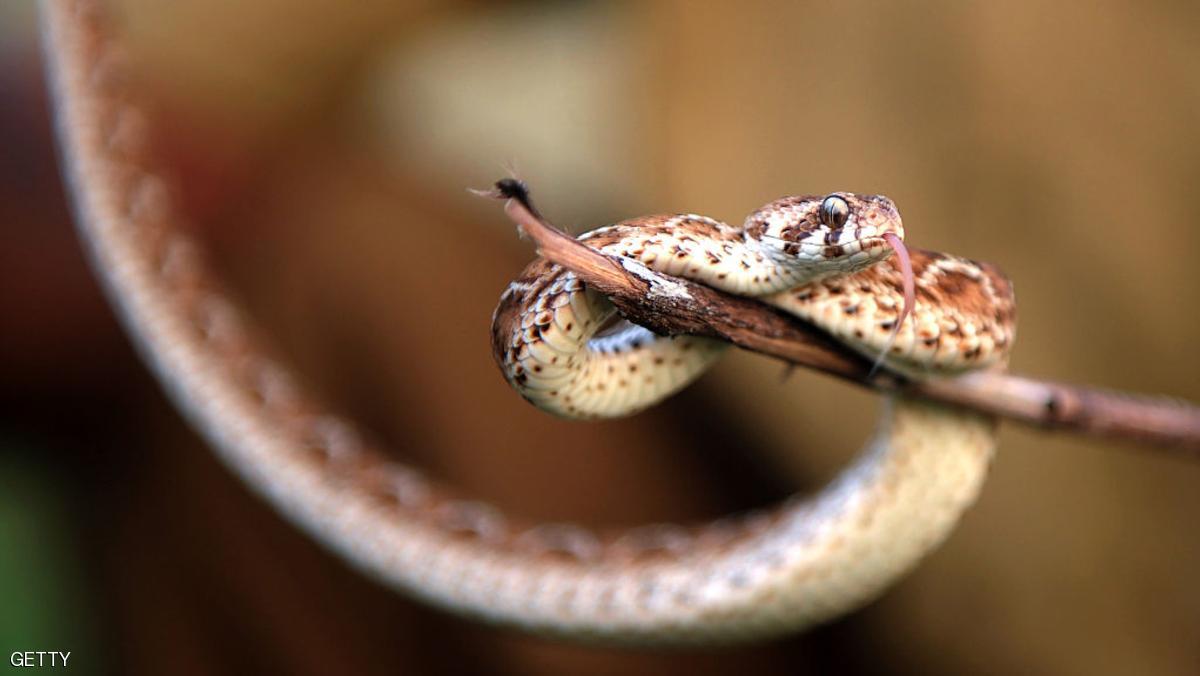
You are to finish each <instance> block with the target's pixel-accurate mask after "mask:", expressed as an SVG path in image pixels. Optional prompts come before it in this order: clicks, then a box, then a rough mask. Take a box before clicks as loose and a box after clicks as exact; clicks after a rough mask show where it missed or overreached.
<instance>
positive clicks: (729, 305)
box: [480, 179, 1200, 460]
mask: <svg viewBox="0 0 1200 676" xmlns="http://www.w3.org/2000/svg"><path fill="white" fill-rule="evenodd" d="M480 194H483V195H486V196H489V197H494V198H497V199H504V200H507V201H506V203H505V207H504V209H505V212H506V213H507V214H508V216H509V217H510V218H512V219H513V221H515V222H516V223H517V225H518V227H519V228H520V229H521V230H522V231H523V232H524V233H525V234H526V235H528V236H529V237H530V238H531V239H533V241H534V242H535V243H536V245H537V249H538V253H539V254H540V255H541V256H543V257H545V258H546V259H547V260H549V261H551V262H554V263H557V264H558V265H561V266H563V267H564V268H567V269H568V270H571V271H572V272H574V273H575V274H576V275H578V276H579V278H580V279H582V280H583V281H584V282H586V283H587V284H588V285H589V286H591V287H592V288H594V289H596V290H597V291H599V292H601V293H603V294H604V295H606V296H608V298H609V299H610V300H611V301H612V303H613V305H615V306H616V307H617V309H618V310H619V311H620V313H621V314H622V315H623V316H624V317H625V318H626V319H628V320H630V321H632V322H634V323H636V324H640V325H642V326H645V327H646V328H648V329H650V330H652V331H655V332H656V333H660V334H663V335H677V334H692V335H699V336H707V337H710V338H718V339H721V340H726V341H728V342H730V343H733V344H734V345H737V346H739V347H743V348H745V349H747V350H753V351H755V352H759V353H761V354H765V355H770V356H772V357H777V358H779V359H782V360H784V361H786V362H789V363H791V364H796V365H798V366H805V367H808V368H812V369H816V370H818V371H821V372H823V373H827V374H830V375H833V376H837V377H839V378H842V379H844V380H848V381H850V382H854V383H857V384H859V385H862V386H865V387H870V388H873V389H876V390H880V391H885V392H899V391H903V392H904V393H905V394H908V395H917V396H921V397H926V398H928V399H932V400H935V401H939V402H943V403H947V404H954V405H958V406H963V407H966V408H970V409H974V410H977V411H980V412H983V413H988V414H992V415H996V416H999V417H1001V418H1004V419H1007V420H1013V421H1016V422H1020V423H1024V424H1026V425H1032V426H1036V427H1040V428H1043V429H1049V430H1058V431H1070V432H1076V433H1079V434H1087V435H1091V436H1095V437H1100V438H1105V439H1115V440H1124V441H1131V442H1135V443H1138V444H1143V445H1148V446H1153V447H1157V448H1162V449H1171V450H1176V451H1179V452H1180V453H1181V454H1182V455H1184V456H1186V457H1189V458H1191V459H1193V460H1200V408H1197V407H1196V406H1194V405H1192V404H1189V403H1187V402H1182V401H1177V400H1171V399H1166V398H1160V397H1147V396H1140V395H1133V394H1128V393H1122V392H1105V391H1100V390H1096V389H1091V388H1087V387H1080V386H1077V385H1066V384H1062V383H1052V382H1046V381H1040V380H1033V379H1030V378H1022V377H1019V376H1014V375H1008V374H1005V373H1000V372H995V371H986V372H984V371H979V372H973V373H968V374H965V375H962V376H956V377H951V378H932V379H929V380H921V381H916V380H909V379H906V378H904V377H903V376H900V375H897V374H894V373H890V372H886V371H882V370H881V371H879V372H877V373H875V374H874V375H871V374H870V371H871V364H870V362H869V361H867V360H866V359H864V358H863V357H861V356H859V355H858V354H857V353H855V352H853V351H851V350H850V349H849V348H847V347H846V346H844V345H842V344H841V343H838V342H837V341H834V340H833V339H831V338H829V337H828V336H826V335H825V334H824V333H822V332H821V331H820V330H819V329H817V328H816V327H814V326H812V325H810V324H808V323H806V322H804V321H802V320H800V319H798V318H795V317H792V316H791V315H788V314H786V313H783V312H781V311H779V310H776V309H775V308H772V307H769V306H767V305H764V304H762V303H760V302H758V301H756V300H754V299H752V298H745V297H741V296H734V295H731V294H727V293H724V292H722V291H718V290H716V289H713V288H711V287H707V286H704V285H702V284H698V283H695V282H692V281H689V280H686V279H681V278H678V277H671V276H668V275H663V274H660V273H657V272H654V271H652V270H650V269H648V268H646V267H645V266H643V265H641V264H639V263H637V262H636V261H631V260H629V259H624V258H620V257H617V256H610V255H608V254H605V253H603V252H601V251H598V250H596V249H593V248H591V247H589V246H587V245H586V244H584V243H582V242H579V241H578V240H576V239H575V238H573V237H571V236H570V235H568V234H566V233H565V232H563V231H561V230H559V229H557V228H555V227H554V226H553V225H551V224H550V223H549V222H548V221H546V220H545V219H544V218H542V216H541V215H540V214H539V213H538V211H537V209H536V208H534V206H533V203H532V201H531V200H530V198H529V191H528V189H527V188H526V187H525V185H524V184H523V183H521V182H520V181H517V180H515V179H504V180H501V181H498V182H497V183H496V185H495V187H494V189H492V190H490V191H484V192H481V193H480Z"/></svg>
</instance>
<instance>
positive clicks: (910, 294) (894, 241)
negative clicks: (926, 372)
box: [868, 232, 917, 377]
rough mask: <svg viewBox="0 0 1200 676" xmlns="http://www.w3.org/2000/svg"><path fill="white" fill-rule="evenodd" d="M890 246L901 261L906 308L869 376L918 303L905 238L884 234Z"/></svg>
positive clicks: (885, 355)
mask: <svg viewBox="0 0 1200 676" xmlns="http://www.w3.org/2000/svg"><path fill="white" fill-rule="evenodd" d="M883 239H884V241H885V242H887V243H888V246H890V247H892V251H894V252H896V260H897V261H898V262H899V263H900V275H901V277H902V278H903V280H904V308H903V309H902V310H901V311H900V315H899V316H898V317H896V323H895V324H894V325H893V326H892V335H891V336H889V337H888V342H887V345H886V346H884V348H883V351H882V352H880V353H879V356H878V357H876V358H875V364H874V365H872V366H871V372H870V374H868V377H870V376H871V375H874V374H875V371H876V370H877V369H878V368H879V366H880V365H881V364H883V360H884V359H885V358H887V355H888V352H890V351H891V349H892V344H893V343H895V342H896V336H898V335H900V327H901V326H903V325H904V320H905V319H908V316H909V315H910V314H912V310H913V305H914V304H916V302H917V300H916V297H917V294H916V288H915V283H914V282H913V271H912V259H910V258H909V256H908V248H907V247H905V246H904V240H902V239H900V238H899V237H898V236H896V235H894V234H892V233H890V232H889V233H887V234H885V235H884V236H883Z"/></svg>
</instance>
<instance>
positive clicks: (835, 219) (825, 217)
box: [821, 197, 850, 228]
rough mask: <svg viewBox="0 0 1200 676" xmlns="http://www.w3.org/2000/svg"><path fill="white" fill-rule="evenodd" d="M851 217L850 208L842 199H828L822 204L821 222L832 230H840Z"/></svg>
mask: <svg viewBox="0 0 1200 676" xmlns="http://www.w3.org/2000/svg"><path fill="white" fill-rule="evenodd" d="M849 215H850V206H849V205H847V204H846V201H845V200H843V199H842V198H840V197H826V198H825V201H824V202H821V222H822V223H824V224H825V225H826V226H828V227H831V228H840V227H842V226H843V225H845V223H846V218H847V217H848V216H849Z"/></svg>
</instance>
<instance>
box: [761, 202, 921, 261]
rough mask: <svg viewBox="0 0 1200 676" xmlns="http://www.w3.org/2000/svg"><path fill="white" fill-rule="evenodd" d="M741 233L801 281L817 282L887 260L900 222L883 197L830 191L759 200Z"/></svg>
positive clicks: (900, 233)
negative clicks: (764, 202)
mask: <svg viewBox="0 0 1200 676" xmlns="http://www.w3.org/2000/svg"><path fill="white" fill-rule="evenodd" d="M745 232H746V235H747V237H750V238H753V239H757V240H759V242H760V243H761V244H762V247H763V249H764V250H765V252H766V253H767V254H768V255H770V256H771V258H772V259H773V260H775V261H776V262H778V263H780V264H782V265H783V266H785V267H786V268H788V269H790V270H794V271H795V272H796V274H797V275H798V276H800V277H801V278H802V279H803V280H805V281H817V280H820V279H823V278H826V277H830V276H834V275H843V274H848V273H852V272H857V271H859V270H862V269H865V268H867V267H869V266H871V265H873V264H875V263H878V262H880V261H882V260H884V259H886V258H888V257H889V256H891V255H892V253H893V250H894V249H893V246H892V245H891V242H894V241H897V240H899V241H903V240H904V223H903V221H901V220H900V212H899V211H898V210H897V209H896V205H895V204H894V203H893V202H892V200H890V199H888V198H887V197H884V196H883V195H860V194H857V193H850V192H834V193H829V194H827V195H800V196H793V197H784V198H781V199H777V200H775V201H774V202H770V203H768V204H765V205H763V206H762V207H761V208H760V209H758V211H755V212H754V213H753V214H751V215H750V217H749V218H748V219H746V224H745ZM886 235H890V237H885V236H886ZM889 240H891V241H890V242H889Z"/></svg>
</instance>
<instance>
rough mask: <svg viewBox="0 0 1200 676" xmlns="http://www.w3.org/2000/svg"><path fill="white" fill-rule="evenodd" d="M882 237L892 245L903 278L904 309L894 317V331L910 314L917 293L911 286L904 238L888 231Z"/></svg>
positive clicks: (910, 264)
mask: <svg viewBox="0 0 1200 676" xmlns="http://www.w3.org/2000/svg"><path fill="white" fill-rule="evenodd" d="M883 239H884V241H886V242H887V243H888V245H889V246H891V247H892V251H895V252H896V260H897V261H899V263H900V274H901V275H902V276H903V278H904V310H903V311H901V312H900V316H899V317H897V318H896V331H899V330H900V326H901V325H902V324H904V320H905V319H907V318H908V315H910V314H912V309H913V305H914V304H915V303H916V302H917V300H916V296H917V294H916V291H915V290H914V288H913V287H914V284H913V271H912V259H910V258H909V257H908V247H906V246H904V240H902V239H900V238H899V237H897V236H896V235H895V234H893V233H890V232H889V233H887V234H886V235H884V236H883Z"/></svg>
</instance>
